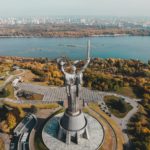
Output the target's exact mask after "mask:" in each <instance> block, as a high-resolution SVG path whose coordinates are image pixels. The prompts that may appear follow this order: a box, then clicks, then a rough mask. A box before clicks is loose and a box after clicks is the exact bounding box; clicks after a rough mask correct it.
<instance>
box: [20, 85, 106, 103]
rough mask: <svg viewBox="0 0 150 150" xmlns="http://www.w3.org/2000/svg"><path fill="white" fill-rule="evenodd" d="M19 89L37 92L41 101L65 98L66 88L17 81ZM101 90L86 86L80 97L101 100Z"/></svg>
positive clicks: (86, 99)
mask: <svg viewBox="0 0 150 150" xmlns="http://www.w3.org/2000/svg"><path fill="white" fill-rule="evenodd" d="M18 87H19V89H22V90H25V91H30V92H33V93H38V94H42V95H44V97H43V101H52V102H57V101H63V100H67V94H66V88H65V87H48V86H40V85H33V84H28V83H19V84H18ZM103 96H104V94H103V92H99V91H94V90H89V89H87V88H84V87H82V88H81V94H80V99H81V100H85V101H102V100H103Z"/></svg>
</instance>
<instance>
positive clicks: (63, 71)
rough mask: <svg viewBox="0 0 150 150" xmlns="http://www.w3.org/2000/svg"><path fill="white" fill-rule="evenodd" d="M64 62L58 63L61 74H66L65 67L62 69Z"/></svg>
mask: <svg viewBox="0 0 150 150" xmlns="http://www.w3.org/2000/svg"><path fill="white" fill-rule="evenodd" d="M64 64H65V63H64V62H63V61H61V62H60V65H61V72H62V73H63V74H66V71H65V69H64Z"/></svg>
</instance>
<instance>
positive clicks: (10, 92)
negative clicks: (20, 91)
mask: <svg viewBox="0 0 150 150" xmlns="http://www.w3.org/2000/svg"><path fill="white" fill-rule="evenodd" d="M6 90H7V91H8V92H9V95H8V96H7V97H8V98H10V99H16V98H15V96H14V88H13V87H12V85H11V84H8V85H7V86H6Z"/></svg>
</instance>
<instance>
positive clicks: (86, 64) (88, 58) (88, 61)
mask: <svg viewBox="0 0 150 150" xmlns="http://www.w3.org/2000/svg"><path fill="white" fill-rule="evenodd" d="M90 60H91V58H90V40H88V46H87V59H86V63H85V65H84V66H83V67H82V68H81V70H80V71H79V74H80V73H82V72H84V71H85V69H86V68H87V66H88V65H89V63H90Z"/></svg>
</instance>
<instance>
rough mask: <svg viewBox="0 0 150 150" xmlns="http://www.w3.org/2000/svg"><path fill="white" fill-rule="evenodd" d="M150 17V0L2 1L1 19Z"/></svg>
mask: <svg viewBox="0 0 150 150" xmlns="http://www.w3.org/2000/svg"><path fill="white" fill-rule="evenodd" d="M55 15H57V16H58V15H59V16H61V15H81V16H82V15H84V16H85V15H87V16H89V15H92V16H93V15H96V16H150V0H0V17H9V16H17V17H19V16H55Z"/></svg>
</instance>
